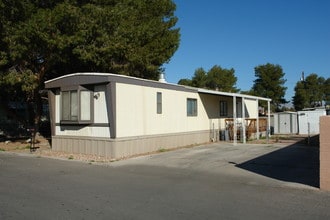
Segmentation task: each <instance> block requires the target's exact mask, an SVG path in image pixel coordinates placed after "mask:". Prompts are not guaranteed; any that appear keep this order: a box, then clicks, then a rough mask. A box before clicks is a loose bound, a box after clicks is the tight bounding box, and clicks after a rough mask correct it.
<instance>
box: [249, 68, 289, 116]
mask: <svg viewBox="0 0 330 220" xmlns="http://www.w3.org/2000/svg"><path fill="white" fill-rule="evenodd" d="M254 70H255V77H256V79H255V80H254V85H253V86H252V89H251V90H252V92H253V94H254V95H257V96H262V97H266V98H271V99H272V106H271V108H272V110H275V109H279V108H280V105H281V104H285V103H287V101H286V100H285V99H284V96H285V91H286V89H287V88H286V87H285V86H284V83H285V82H286V80H285V79H284V78H283V77H284V75H285V73H284V72H283V70H282V67H281V66H280V65H274V64H270V63H267V64H265V65H259V66H257V67H255V68H254Z"/></svg>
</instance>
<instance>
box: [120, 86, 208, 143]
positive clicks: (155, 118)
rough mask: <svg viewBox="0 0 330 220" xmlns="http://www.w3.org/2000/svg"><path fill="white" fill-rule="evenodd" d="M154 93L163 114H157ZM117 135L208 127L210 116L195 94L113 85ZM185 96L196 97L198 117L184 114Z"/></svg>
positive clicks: (194, 129) (165, 132)
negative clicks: (160, 97)
mask: <svg viewBox="0 0 330 220" xmlns="http://www.w3.org/2000/svg"><path fill="white" fill-rule="evenodd" d="M157 92H161V93H162V114H157V102H156V96H157ZM116 94H117V97H116V115H117V118H116V121H117V137H131V136H140V135H154V134H167V133H173V132H174V133H175V132H189V131H199V130H208V129H209V128H210V127H209V119H208V116H207V114H206V111H205V109H204V108H203V104H202V102H201V99H200V98H199V94H198V93H190V92H182V91H175V90H168V89H160V88H152V87H143V86H136V85H128V84H121V83H117V84H116ZM187 98H195V99H197V106H198V116H197V117H188V116H187V109H186V108H187V103H186V102H187Z"/></svg>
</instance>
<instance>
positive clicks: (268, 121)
mask: <svg viewBox="0 0 330 220" xmlns="http://www.w3.org/2000/svg"><path fill="white" fill-rule="evenodd" d="M196 90H197V92H198V93H204V94H211V95H218V96H227V97H232V98H233V120H234V127H233V129H234V131H233V133H234V144H236V143H237V112H236V100H237V98H241V99H242V119H243V120H245V108H244V106H245V104H244V102H245V99H250V100H255V101H256V105H257V106H256V111H257V112H256V115H257V139H259V117H258V115H259V110H258V105H259V100H261V101H267V107H268V111H267V112H268V120H267V138H268V137H269V134H270V114H269V113H270V102H271V99H269V98H264V97H258V96H252V95H245V94H240V93H229V92H221V91H213V90H207V89H200V88H196ZM242 133H243V143H246V136H245V126H243V131H242Z"/></svg>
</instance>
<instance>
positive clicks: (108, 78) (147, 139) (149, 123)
mask: <svg viewBox="0 0 330 220" xmlns="http://www.w3.org/2000/svg"><path fill="white" fill-rule="evenodd" d="M45 88H46V89H48V100H49V106H50V118H51V132H52V149H53V150H57V151H67V152H75V153H84V154H96V155H101V156H106V157H110V158H122V157H128V156H132V155H137V154H143V153H147V152H153V151H157V150H159V149H169V148H176V147H180V146H188V145H194V144H200V143H206V142H210V141H217V140H219V133H220V131H221V130H225V129H228V123H229V122H230V120H231V121H232V122H235V123H233V125H234V126H233V127H232V130H233V131H234V134H233V138H232V139H233V141H234V142H236V141H237V139H238V138H237V133H238V131H241V134H243V135H242V137H241V140H242V141H245V140H246V136H245V134H246V133H247V130H246V129H248V127H247V126H241V127H242V129H240V128H239V126H238V125H239V124H243V125H245V124H246V123H247V122H248V121H249V120H248V119H254V121H256V122H257V124H259V122H260V121H261V119H259V115H258V102H259V100H263V101H267V102H268V106H269V102H270V101H271V100H270V99H267V98H262V97H255V96H249V95H243V94H237V93H225V92H219V91H210V90H206V89H200V88H192V87H187V86H182V85H176V84H170V83H166V82H159V81H152V80H145V79H140V78H134V77H129V76H123V75H116V74H110V73H74V74H69V75H65V76H62V77H58V78H55V79H52V80H49V81H47V82H45ZM268 112H269V108H268ZM228 119H229V120H228ZM268 122H269V119H268ZM259 127H260V126H259V125H258V126H257V128H256V129H255V131H254V133H257V134H258V135H257V137H259V132H260V133H261V130H260V129H259ZM267 129H268V130H269V123H268V125H267Z"/></svg>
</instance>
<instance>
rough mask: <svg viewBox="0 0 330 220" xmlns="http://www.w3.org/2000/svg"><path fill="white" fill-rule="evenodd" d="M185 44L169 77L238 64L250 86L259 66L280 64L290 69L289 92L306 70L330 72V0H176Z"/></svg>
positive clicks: (240, 77)
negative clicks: (216, 66)
mask: <svg viewBox="0 0 330 220" xmlns="http://www.w3.org/2000/svg"><path fill="white" fill-rule="evenodd" d="M174 2H175V4H176V5H177V9H176V12H175V15H176V16H177V17H178V19H179V20H178V23H177V25H176V27H178V28H180V34H181V40H180V46H179V48H178V50H177V51H176V53H175V54H174V55H173V57H172V58H171V60H170V61H169V63H167V64H165V65H164V68H165V77H166V81H167V82H170V83H177V82H178V81H179V80H180V79H182V78H188V79H191V78H192V76H193V75H194V72H195V70H196V69H197V68H200V67H202V68H203V69H204V70H206V71H208V70H209V69H211V68H212V67H213V66H214V65H219V66H221V67H222V68H226V69H230V68H234V70H235V76H236V77H237V84H236V86H237V88H239V89H241V90H243V91H246V90H250V89H251V87H252V86H253V81H254V80H255V79H256V78H255V75H254V68H255V67H256V66H258V65H264V64H266V63H271V64H278V65H280V66H281V67H282V69H283V72H284V73H285V76H284V79H286V80H287V81H286V83H285V85H284V86H286V87H287V91H286V95H285V98H286V99H287V100H288V101H291V100H292V96H294V87H295V85H296V83H297V81H299V80H300V78H301V73H302V71H304V73H305V77H306V76H308V75H309V74H311V73H316V74H317V75H318V76H323V77H324V78H329V77H330V1H329V0H174Z"/></svg>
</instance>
